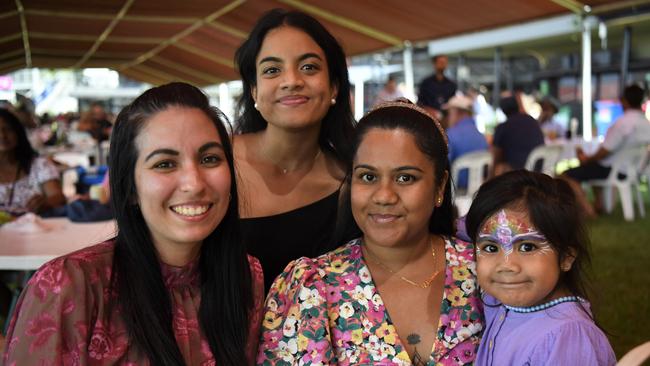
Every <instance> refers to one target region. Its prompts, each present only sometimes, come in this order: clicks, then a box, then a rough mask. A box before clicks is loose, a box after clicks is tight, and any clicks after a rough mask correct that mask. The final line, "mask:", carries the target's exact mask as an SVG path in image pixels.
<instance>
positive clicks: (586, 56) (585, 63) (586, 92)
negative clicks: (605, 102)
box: [582, 14, 592, 141]
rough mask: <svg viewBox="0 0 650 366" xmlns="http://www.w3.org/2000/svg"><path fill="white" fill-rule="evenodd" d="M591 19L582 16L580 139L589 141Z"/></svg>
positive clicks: (590, 134) (590, 111)
mask: <svg viewBox="0 0 650 366" xmlns="http://www.w3.org/2000/svg"><path fill="white" fill-rule="evenodd" d="M591 25H592V22H591V19H590V18H588V17H587V15H586V14H583V16H582V138H583V139H584V140H585V141H591V138H592V131H591V120H592V109H591V102H592V100H591V88H592V85H591Z"/></svg>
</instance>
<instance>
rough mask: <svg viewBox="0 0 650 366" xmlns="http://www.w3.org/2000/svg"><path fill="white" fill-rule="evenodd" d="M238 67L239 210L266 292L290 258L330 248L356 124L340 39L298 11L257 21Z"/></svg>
mask: <svg viewBox="0 0 650 366" xmlns="http://www.w3.org/2000/svg"><path fill="white" fill-rule="evenodd" d="M236 64H237V66H238V69H239V73H240V74H241V78H242V82H243V87H244V90H243V93H242V97H241V100H240V101H239V118H238V120H237V130H236V132H237V135H235V138H234V142H233V144H234V151H235V160H236V161H237V165H238V168H239V171H238V173H239V175H240V178H241V180H240V192H242V195H241V196H242V204H241V205H240V208H241V212H242V217H244V220H243V228H244V234H245V239H246V243H247V245H248V247H249V250H250V252H251V254H253V255H255V256H256V257H257V258H259V259H260V261H261V263H262V267H263V268H264V275H265V276H264V277H265V280H266V287H267V288H268V287H269V286H270V284H271V282H272V281H273V279H274V278H275V276H276V275H278V274H279V273H280V272H281V271H282V270H283V269H284V267H285V266H286V265H287V263H289V261H291V260H293V259H296V258H298V257H301V256H314V255H318V254H321V253H323V252H325V251H327V249H328V244H329V243H330V241H331V234H332V232H333V228H334V225H335V222H336V211H337V203H338V197H339V189H340V187H341V183H342V181H343V179H344V176H345V172H344V168H343V162H344V161H347V160H348V159H349V157H350V143H351V140H352V133H353V128H354V117H353V116H352V111H351V106H350V82H349V80H348V72H347V65H346V60H345V54H344V53H343V49H342V47H341V46H340V45H339V43H338V42H337V41H336V39H335V38H334V37H333V36H332V35H331V34H330V33H329V32H328V31H327V29H325V27H323V25H321V24H320V23H319V22H318V21H317V20H316V19H314V18H312V17H311V16H309V15H307V14H304V13H301V12H296V11H286V10H280V9H275V10H272V11H270V12H268V13H267V14H265V15H264V16H263V17H262V18H260V20H259V21H258V22H257V24H256V25H255V27H254V28H253V30H252V31H251V33H250V35H249V37H248V39H247V40H246V41H245V42H244V43H243V44H242V45H241V47H240V48H239V50H238V51H237V54H236Z"/></svg>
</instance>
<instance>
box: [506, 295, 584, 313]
mask: <svg viewBox="0 0 650 366" xmlns="http://www.w3.org/2000/svg"><path fill="white" fill-rule="evenodd" d="M563 302H585V299H583V298H581V297H579V296H564V297H560V298H557V299H555V300H551V301H549V302H546V303H543V304H540V305H535V306H527V307H518V306H510V305H503V306H505V308H506V309H508V310H512V311H514V312H515V313H534V312H537V311H542V310H546V309H548V308H552V307H553V306H555V305H558V304H561V303H563Z"/></svg>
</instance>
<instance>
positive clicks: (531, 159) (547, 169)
mask: <svg viewBox="0 0 650 366" xmlns="http://www.w3.org/2000/svg"><path fill="white" fill-rule="evenodd" d="M562 150H563V147H562V146H561V145H541V146H538V147H536V148H534V149H533V151H531V152H530V154H528V158H527V159H526V165H525V169H526V170H528V171H531V172H534V171H538V172H540V173H544V174H546V175H550V176H551V177H552V176H554V175H555V166H556V165H557V162H558V161H559V160H560V156H561V155H562ZM540 160H541V161H542V167H541V169H539V170H536V169H535V166H536V165H537V164H538V162H539V161H540Z"/></svg>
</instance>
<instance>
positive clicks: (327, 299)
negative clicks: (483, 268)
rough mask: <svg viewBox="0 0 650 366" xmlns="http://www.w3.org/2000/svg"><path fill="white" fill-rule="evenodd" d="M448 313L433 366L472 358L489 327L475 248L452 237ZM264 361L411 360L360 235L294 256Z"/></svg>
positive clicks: (272, 315)
mask: <svg viewBox="0 0 650 366" xmlns="http://www.w3.org/2000/svg"><path fill="white" fill-rule="evenodd" d="M445 251H446V269H445V287H444V293H443V299H442V303H441V314H440V321H439V325H438V332H437V335H438V336H437V339H436V340H435V342H434V344H433V347H432V350H431V354H430V359H429V360H428V363H427V365H471V364H472V363H473V361H474V358H475V356H476V351H477V348H478V345H479V341H480V334H481V331H482V329H483V317H482V306H481V301H480V298H479V295H478V291H477V289H476V274H475V273H476V271H475V261H474V248H473V246H472V245H471V244H469V243H465V242H462V241H459V240H457V239H454V238H451V239H447V240H446V245H445ZM257 364H258V365H263V366H267V365H325V364H338V365H360V364H363V365H370V364H372V365H385V366H389V365H410V364H411V360H410V358H409V356H408V354H407V352H406V350H405V349H404V347H403V345H402V342H401V340H400V339H399V336H398V334H397V331H396V329H395V327H394V325H393V324H392V322H391V320H390V317H389V316H388V313H387V311H386V309H385V307H384V303H383V301H382V299H381V296H380V294H379V292H378V291H377V288H376V287H375V284H374V282H373V280H372V276H371V274H370V271H369V269H368V266H367V265H366V263H365V261H364V259H363V255H362V251H361V241H360V240H359V239H357V240H353V241H352V242H350V243H348V244H347V245H345V246H342V247H340V248H338V249H336V250H334V251H332V252H330V253H327V254H324V255H322V256H320V257H318V258H315V259H307V258H301V259H298V260H296V261H294V262H292V263H290V264H289V265H288V266H287V268H286V269H285V271H284V272H283V273H282V274H281V275H280V276H278V278H277V279H276V280H275V282H274V283H273V286H272V287H271V290H270V292H269V295H268V297H267V300H266V306H265V309H264V319H263V320H262V335H261V340H260V349H259V352H258V356H257Z"/></svg>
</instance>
